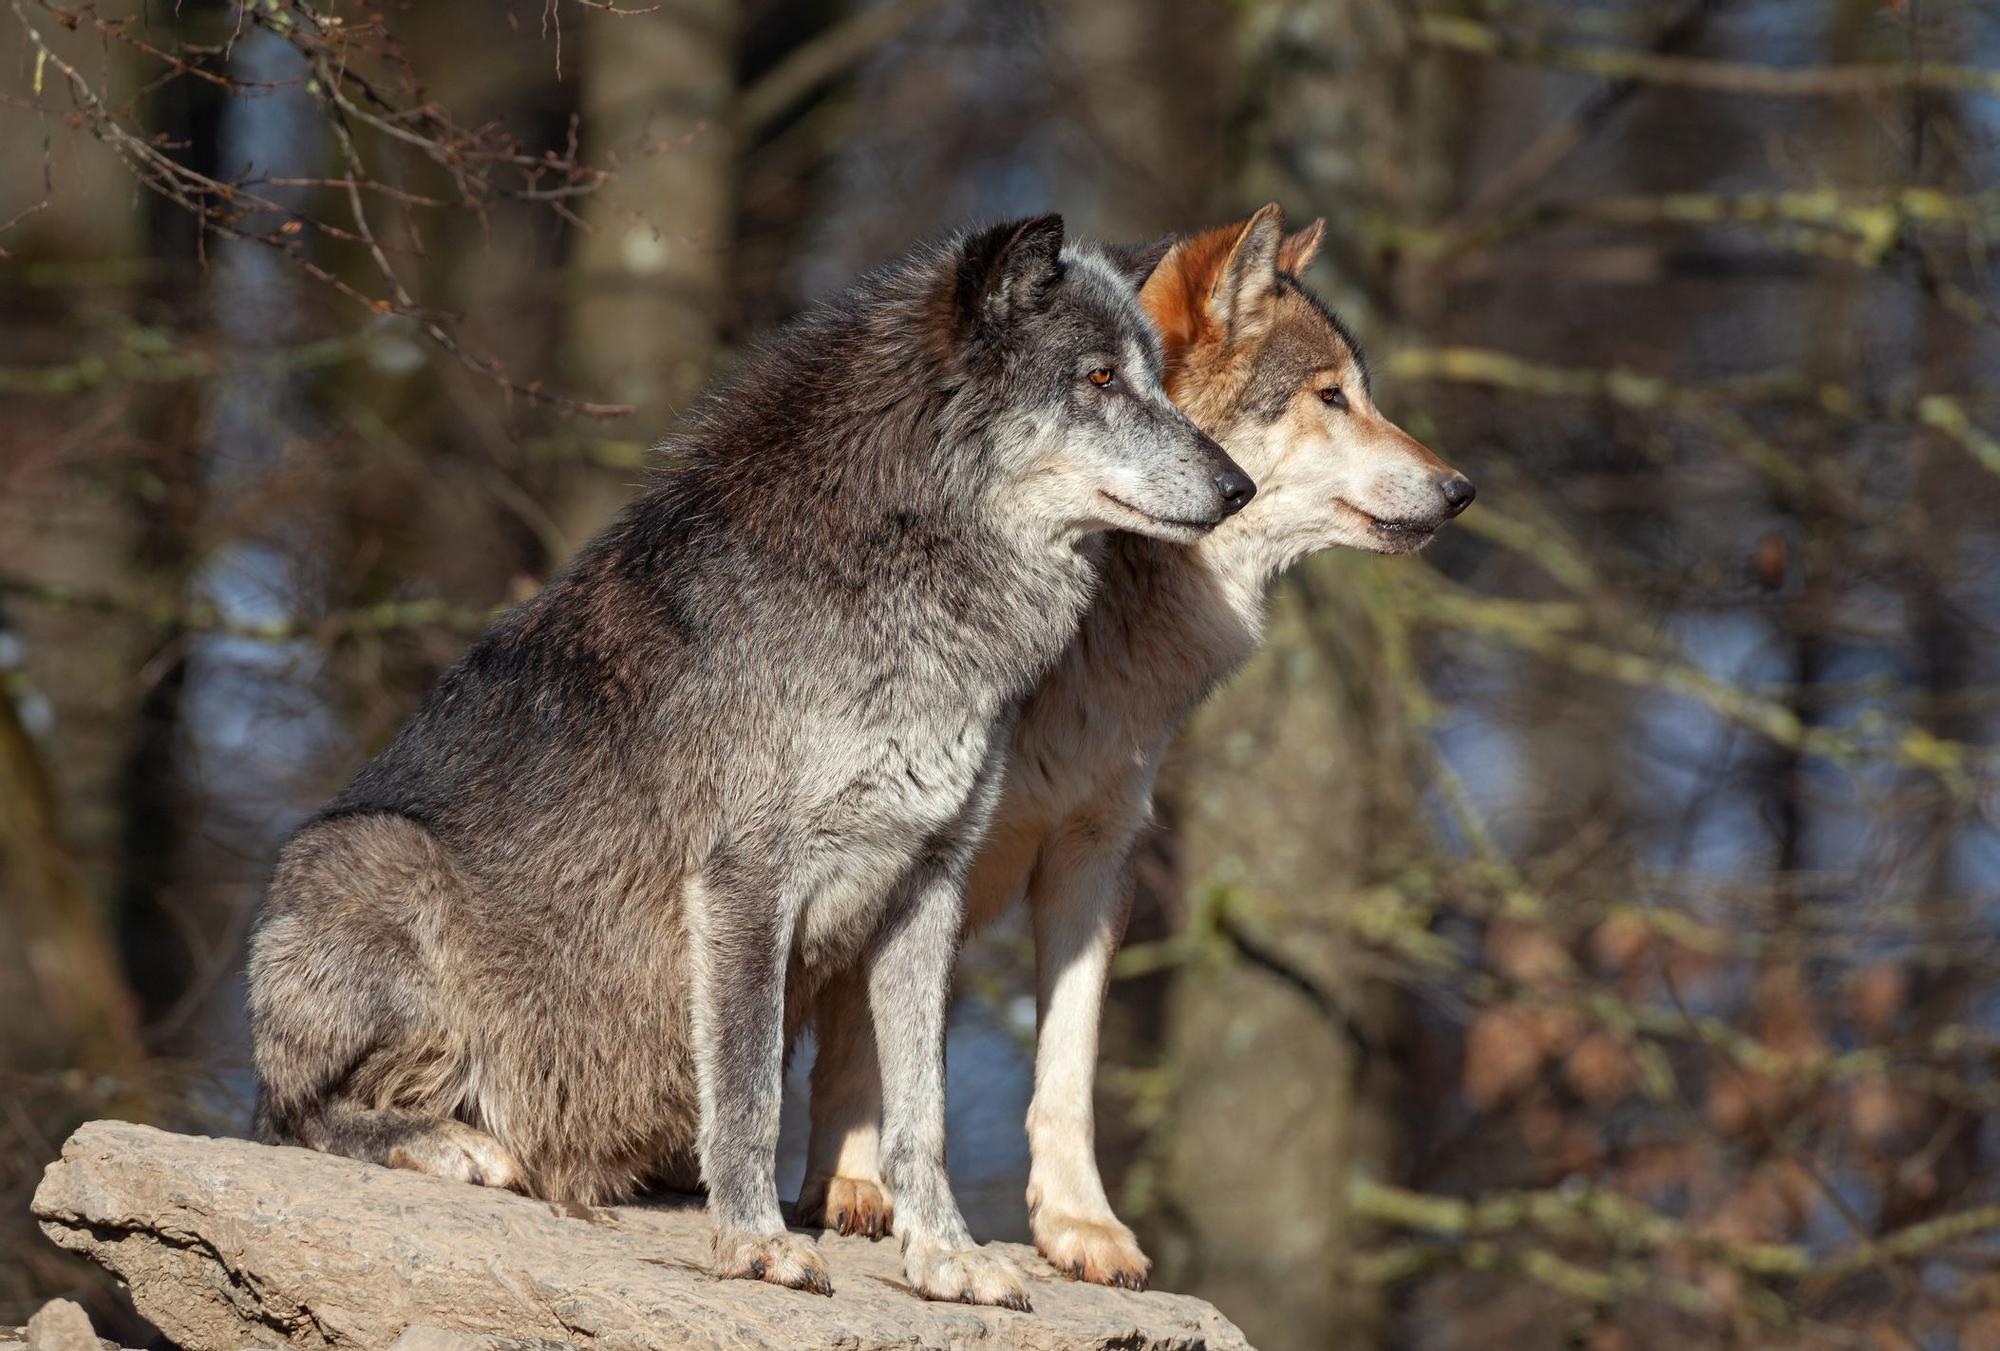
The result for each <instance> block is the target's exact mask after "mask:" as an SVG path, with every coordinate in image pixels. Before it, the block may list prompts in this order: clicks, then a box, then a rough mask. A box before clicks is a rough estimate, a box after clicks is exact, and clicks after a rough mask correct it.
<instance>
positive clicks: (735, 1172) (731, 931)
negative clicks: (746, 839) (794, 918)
mask: <svg viewBox="0 0 2000 1351" xmlns="http://www.w3.org/2000/svg"><path fill="white" fill-rule="evenodd" d="M684 900H685V913H686V915H687V919H688V940H689V944H690V946H691V948H692V949H693V951H692V954H691V956H692V960H691V961H690V963H689V966H690V968H691V972H692V977H693V978H692V980H691V982H690V984H691V986H692V990H691V998H690V1001H689V1010H688V1011H689V1014H690V1017H689V1023H690V1031H691V1033H692V1038H693V1043H694V1062H695V1075H696V1078H697V1080H698V1082H699V1085H700V1094H701V1126H700V1131H699V1150H700V1154H701V1172H702V1178H703V1180H704V1181H706V1182H707V1183H708V1209H709V1214H710V1215H711V1216H712V1217H713V1218H714V1220H715V1273H716V1275H718V1276H723V1277H743V1278H746V1279H750V1280H762V1281H769V1282H771V1283H772V1284H773V1285H786V1286H790V1287H792V1288H793V1289H795V1290H811V1291H815V1292H817V1293H819V1294H822V1295H830V1294H832V1293H833V1281H832V1279H831V1278H830V1277H829V1276H828V1274H827V1270H826V1264H825V1263H824V1262H823V1261H821V1259H820V1255H819V1252H818V1250H817V1248H815V1247H814V1245H813V1243H812V1241H811V1240H810V1239H806V1238H802V1237H800V1236H799V1235H796V1234H791V1233H787V1232H786V1230H785V1220H784V1216H783V1215H782V1214H780V1213H779V1210H778V1184H777V1178H776V1176H775V1169H776V1166H777V1151H778V1108H779V1103H780V1101H781V1098H782V1095H783V1093H784V1059H785V1029H784V1005H785V966H786V959H787V954H788V949H789V947H790V937H791V926H790V924H789V923H788V922H787V916H786V913H785V912H786V909H787V907H786V906H785V904H784V892H783V889H782V885H781V882H780V880H779V878H778V877H777V875H776V873H775V870H771V869H767V868H763V867H756V866H745V865H743V864H741V863H740V862H739V861H738V860H736V859H732V858H722V857H718V858H716V859H714V860H712V861H711V863H710V866H709V868H708V870H707V872H706V874H705V875H703V876H699V877H695V878H692V879H690V880H689V882H688V884H687V890H686V895H685V898H684Z"/></svg>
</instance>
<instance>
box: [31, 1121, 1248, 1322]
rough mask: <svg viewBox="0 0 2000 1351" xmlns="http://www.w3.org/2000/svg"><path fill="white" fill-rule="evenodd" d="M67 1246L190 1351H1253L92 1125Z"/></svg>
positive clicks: (643, 1216)
mask: <svg viewBox="0 0 2000 1351" xmlns="http://www.w3.org/2000/svg"><path fill="white" fill-rule="evenodd" d="M34 1213H35V1215H36V1217H37V1218H38V1219H39V1220H40V1221H41V1222H42V1231H43V1232H44V1233H45V1234H47V1235H48V1236H49V1237H50V1238H51V1239H53V1240H54V1241H55V1242H56V1243H57V1244H59V1245H61V1246H62V1247H64V1248H67V1249H70V1250H71V1251H73V1252H77V1253H81V1254H83V1255H84V1256H86V1257H89V1258H91V1259H92V1260H94V1261H96V1262H98V1263H100V1264H101V1265H103V1266H105V1267H108V1268H109V1269H110V1270H111V1271H112V1272H114V1273H115V1274H116V1275H117V1276H119V1277H120V1278H121V1279H122V1280H123V1281H124V1282H125V1283H126V1285H127V1286H129V1287H130V1289H131V1292H132V1300H133V1303H134V1304H135V1305H137V1306H138V1309H139V1312H140V1313H141V1314H143V1315H145V1316H146V1317H147V1318H149V1319H151V1320H152V1322H153V1323H154V1324H155V1325H156V1326H157V1327H158V1328H159V1329H160V1330H161V1331H162V1332H163V1333H165V1334H166V1335H167V1336H168V1337H169V1338H170V1339H171V1340H172V1341H174V1342H175V1343H176V1344H177V1345H179V1346H181V1347H183V1348H185V1349H186V1351H236V1349H237V1348H240V1347H243V1346H246V1345H258V1346H266V1347H287V1346H289V1347H297V1348H300V1351H320V1349H321V1348H332V1347H338V1348H354V1349H355V1351H375V1348H387V1347H390V1346H392V1345H393V1346H396V1347H397V1348H398V1351H538V1349H539V1348H546V1347H573V1346H583V1347H603V1348H606V1349H607V1351H611V1348H616V1349H617V1351H648V1349H650V1348H658V1349H659V1351H669V1349H671V1351H680V1349H681V1348H706V1347H717V1348H720V1347H729V1348H761V1347H770V1348H774V1349H776V1348H782V1349H784V1351H790V1348H795V1347H828V1348H835V1347H837V1348H840V1349H841V1351H877V1348H882V1349H883V1351H886V1349H887V1348H890V1347H894V1348H898V1349H899V1351H917V1349H919V1348H922V1349H928V1348H937V1349H938V1351H945V1349H946V1348H959V1347H965V1346H969V1345H984V1346H991V1347H996V1348H997V1347H1018V1348H1023V1349H1024V1351H1095V1349H1097V1348H1104V1351H1111V1349H1112V1348H1116V1349H1117V1351H1248V1344H1247V1343H1246V1342H1245V1341H1244V1340H1243V1334H1242V1333H1240V1332H1238V1331H1237V1330H1236V1328H1235V1326H1234V1325H1233V1324H1231V1323H1230V1322H1229V1321H1228V1320H1227V1319H1225V1318H1224V1317H1223V1316H1222V1315H1221V1314H1220V1313H1218V1312H1217V1311H1216V1310H1215V1309H1214V1308H1213V1307H1212V1306H1210V1305H1209V1304H1206V1303H1204V1302H1203V1301H1201V1300H1198V1299H1194V1298H1191V1297H1189V1296H1185V1295H1170V1294H1162V1293H1148V1294H1134V1293H1131V1292H1129V1291H1122V1290H1109V1289H1105V1288H1103V1287H1100V1286H1088V1285H1081V1284H1078V1283H1076V1282H1074V1281H1070V1280H1067V1279H1065V1278H1063V1277H1060V1276H1057V1275H1056V1274H1054V1273H1053V1272H1052V1271H1051V1270H1050V1269H1049V1267H1048V1264H1047V1263H1045V1262H1043V1261H1042V1260H1041V1258H1039V1257H1038V1256H1036V1255H1035V1253H1034V1251H1033V1250H1032V1249H1028V1248H1018V1247H1017V1248H1013V1249H1012V1254H1013V1256H1014V1257H1015V1259H1016V1260H1017V1261H1018V1262H1019V1263H1020V1264H1021V1266H1022V1268H1023V1270H1025V1271H1027V1272H1028V1273H1029V1276H1030V1286H1031V1288H1030V1296H1031V1298H1032V1299H1033V1300H1034V1304H1035V1311H1034V1312H1033V1313H1032V1314H1016V1313H1009V1312H1007V1311H1005V1310H1000V1309H975V1308H968V1307H964V1306H960V1305H947V1304H932V1303H926V1302H924V1301H923V1300H920V1299H918V1298H917V1297H916V1296H915V1295H914V1294H912V1293H911V1291H910V1290H909V1288H908V1286H906V1285H905V1284H904V1282H903V1277H902V1265H901V1262H900V1260H899V1257H898V1254H897V1252H896V1248H895V1245H894V1243H893V1242H883V1243H870V1242H868V1241H867V1240H865V1239H858V1238H857V1239H843V1238H839V1237H836V1236H834V1235H831V1234H828V1235H826V1236H824V1237H823V1238H821V1239H820V1244H821V1247H822V1249H823V1250H824V1251H825V1252H826V1254H827V1258H828V1263H829V1265H830V1266H831V1268H832V1271H833V1280H834V1287H835V1290H836V1293H835V1295H834V1296H833V1298H831V1299H826V1298H823V1297H821V1296H817V1295H808V1294H803V1293H800V1292H796V1291H791V1290H783V1289H779V1288H778V1287H775V1286H768V1285H760V1284H755V1283H752V1282H749V1281H718V1280H715V1279H713V1278H712V1277H710V1276H709V1275H708V1274H707V1271H706V1268H705V1262H706V1259H707V1254H708V1222H707V1219H706V1217H705V1216H704V1215H703V1214H702V1212H701V1210H700V1209H699V1208H697V1207H696V1206H695V1205H694V1204H692V1203H680V1204H674V1203H666V1204H649V1205H640V1206H617V1207H610V1208H605V1209H600V1210H591V1211H583V1210H581V1209H578V1210H574V1211H564V1210H561V1209H558V1208H556V1207H553V1206H550V1205H549V1204H547V1203H546V1202H542V1201H534V1200H530V1199H528V1198H526V1197H522V1196H514V1195H511V1194H508V1193H504V1192H494V1191H488V1190H485V1189H482V1188H476V1187H468V1186H465V1185H463V1184H461V1183H454V1182H445V1181H441V1180H439V1179H437V1178H430V1177H423V1176H419V1175H417V1174H415V1173H407V1172H398V1171H394V1170H391V1169H387V1168H377V1167H374V1166H372V1165H369V1164H363V1163H356V1162H354V1161H352V1160H350V1159H339V1158H332V1157H329V1156H327V1155H323V1154H315V1153H313V1152H311V1151H309V1150H303V1149H275V1148H271V1147H269V1146H265V1145H257V1144H251V1143H249V1142H248V1141H243V1140H211V1139H204V1138H198V1137H193V1136H185V1135H171V1134H168V1133H167V1132H165V1131H160V1130H155V1129H153V1128H152V1127H149V1126H137V1125H132V1124H130V1123H128V1122H121V1121H93V1122H91V1123H89V1124H88V1125H85V1126H83V1127H82V1128H81V1129H79V1130H78V1131H77V1132H76V1134H75V1135H73V1136H71V1137H70V1139H69V1141H68V1143H67V1144H65V1145H64V1146H63V1152H62V1158H60V1159H59V1160H57V1161H56V1162H55V1163H52V1164H50V1165H49V1168H48V1172H47V1175H46V1176H45V1177H44V1178H43V1179H42V1184H41V1187H40V1188H39V1189H38V1190H37V1191H36V1193H35V1201H34Z"/></svg>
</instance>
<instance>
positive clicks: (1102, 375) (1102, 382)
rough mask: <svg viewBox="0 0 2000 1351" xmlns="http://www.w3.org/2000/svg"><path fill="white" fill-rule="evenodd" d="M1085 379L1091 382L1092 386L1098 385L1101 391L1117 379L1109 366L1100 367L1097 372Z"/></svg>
mask: <svg viewBox="0 0 2000 1351" xmlns="http://www.w3.org/2000/svg"><path fill="white" fill-rule="evenodd" d="M1084 378H1085V379H1086V380H1088V381H1090V383H1091V384H1093V385H1096V386H1097V387H1098V388H1099V389H1103V388H1104V387H1105V386H1106V385H1108V384H1110V383H1111V381H1112V380H1113V379H1114V378H1115V376H1114V373H1113V372H1112V369H1111V368H1110V367H1109V366H1099V367H1098V368H1097V369H1096V370H1094V371H1092V372H1090V374H1088V375H1086V376H1085V377H1084Z"/></svg>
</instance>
